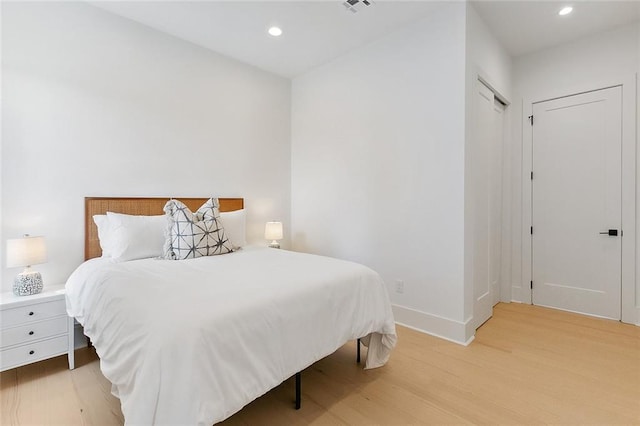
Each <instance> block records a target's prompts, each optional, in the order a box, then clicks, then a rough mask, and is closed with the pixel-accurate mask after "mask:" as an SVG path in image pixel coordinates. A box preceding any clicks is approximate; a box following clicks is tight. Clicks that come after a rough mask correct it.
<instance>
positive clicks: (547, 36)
mask: <svg viewBox="0 0 640 426" xmlns="http://www.w3.org/2000/svg"><path fill="white" fill-rule="evenodd" d="M472 3H473V5H474V6H475V8H476V10H477V11H478V14H479V15H480V16H481V17H482V19H483V20H484V21H485V22H486V23H487V25H488V26H489V28H491V31H492V32H493V34H494V35H495V36H496V38H497V39H498V40H500V42H501V43H502V45H503V46H504V48H505V49H507V51H508V52H509V53H510V54H511V55H512V56H513V57H517V56H520V55H524V54H527V53H531V52H535V51H536V50H541V49H544V48H547V47H551V46H554V45H558V44H561V43H566V42H568V41H571V40H575V39H578V38H581V37H585V36H587V35H589V34H595V33H598V32H601V31H605V30H608V29H612V28H615V27H618V26H622V25H625V24H630V23H632V22H635V21H638V20H640V1H638V0H636V1H614V0H601V1H593V0H545V1H540V0H539V1H522V0H520V1H518V0H511V1H485V0H473V1H472ZM564 6H573V12H572V13H570V14H569V15H566V16H559V15H558V11H559V10H560V9H562V8H563V7H564Z"/></svg>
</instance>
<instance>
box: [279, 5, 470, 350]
mask: <svg viewBox="0 0 640 426" xmlns="http://www.w3.org/2000/svg"><path fill="white" fill-rule="evenodd" d="M434 9H435V11H434V14H433V15H432V16H430V17H429V18H427V19H423V20H421V21H419V22H417V23H415V24H412V25H409V26H406V27H403V28H402V29H400V30H398V31H396V32H394V33H392V34H390V35H387V36H385V37H383V38H381V39H379V40H377V41H375V42H373V43H371V44H369V45H367V46H365V47H363V48H360V49H357V50H355V51H352V52H350V53H348V54H346V55H344V56H342V57H340V58H338V59H336V60H334V61H333V62H331V63H329V64H326V65H324V66H321V67H319V68H317V69H315V70H313V71H311V72H309V73H307V74H305V75H303V76H301V77H298V78H296V79H294V81H293V89H292V91H293V92H292V157H291V160H292V233H293V246H294V248H295V249H296V250H302V251H307V252H313V253H319V254H324V255H330V256H336V257H340V258H345V259H351V260H354V261H358V262H361V263H364V264H365V265H368V266H370V267H371V268H373V269H374V270H376V271H377V272H379V273H380V274H381V275H382V277H383V278H384V280H385V281H386V283H387V284H388V286H389V290H390V294H391V299H392V303H393V304H394V305H395V306H394V308H395V309H394V312H395V314H396V319H397V320H399V321H400V322H403V323H407V324H409V325H412V326H414V327H417V328H421V329H423V330H426V331H428V332H431V333H433V334H439V335H442V336H443V337H447V338H450V339H453V340H457V341H462V340H463V339H464V324H463V321H464V319H465V318H464V312H463V298H464V295H463V279H464V276H463V253H464V238H463V237H464V236H463V233H464V214H463V212H464V119H465V118H464V117H465V104H464V102H465V5H464V3H457V2H455V3H443V4H441V5H439V6H438V7H436V8H434ZM396 279H400V280H403V281H404V293H403V294H399V293H396V292H395V280H396Z"/></svg>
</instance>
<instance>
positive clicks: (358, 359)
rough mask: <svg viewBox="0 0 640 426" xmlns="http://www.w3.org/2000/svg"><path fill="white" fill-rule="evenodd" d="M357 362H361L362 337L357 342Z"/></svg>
mask: <svg viewBox="0 0 640 426" xmlns="http://www.w3.org/2000/svg"><path fill="white" fill-rule="evenodd" d="M356 362H357V363H358V364H360V339H358V342H357V343H356Z"/></svg>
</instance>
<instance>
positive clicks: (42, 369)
mask: <svg viewBox="0 0 640 426" xmlns="http://www.w3.org/2000/svg"><path fill="white" fill-rule="evenodd" d="M398 334H399V343H398V347H397V348H396V350H395V351H394V352H393V354H392V356H391V360H390V361H389V363H388V364H387V365H386V366H385V367H383V368H380V369H376V370H371V371H364V370H362V369H361V367H358V366H357V365H356V364H355V362H354V355H355V345H354V344H353V343H349V344H347V345H345V346H344V347H342V348H341V349H339V350H338V351H337V352H336V353H334V354H333V355H331V356H329V357H327V358H325V359H324V360H322V361H320V362H318V363H316V364H314V365H313V366H311V367H310V368H308V369H307V370H305V371H304V372H303V382H302V384H303V386H302V391H303V401H302V409H301V410H299V411H296V410H294V409H293V408H292V399H293V385H294V384H293V380H288V381H286V382H285V383H283V384H282V385H281V386H279V387H278V388H276V389H274V390H272V391H271V392H269V393H268V394H267V395H265V396H263V397H261V398H259V399H257V400H256V401H254V402H253V403H251V404H249V405H248V406H246V407H245V408H244V409H243V410H242V411H240V412H239V413H237V414H236V415H234V416H233V417H231V418H229V419H228V420H227V421H226V422H224V424H227V425H256V424H260V425H265V424H272V425H285V424H287V425H288V424H292V425H303V424H316V425H325V424H327V425H328V424H330V425H334V424H352V425H368V424H383V425H391V424H393V425H400V424H463V423H475V424H627V425H628V424H640V327H636V326H631V325H625V324H621V323H619V322H615V321H608V320H601V319H595V318H589V317H585V316H581V315H575V314H570V313H566V312H560V311H554V310H550V309H544V308H540V307H534V306H530V305H521V304H515V303H512V304H499V305H498V306H496V308H495V312H494V317H493V318H492V319H490V320H489V321H488V322H487V323H486V324H485V325H483V326H482V327H481V328H480V329H479V330H478V332H477V335H476V339H475V341H474V342H473V343H472V344H471V345H469V346H468V347H463V346H459V345H456V344H453V343H449V342H446V341H444V340H441V339H438V338H435V337H431V336H427V335H424V334H421V333H417V332H415V331H413V330H410V329H407V328H403V327H398ZM76 365H77V368H76V369H75V370H74V371H69V370H67V369H66V357H58V358H54V359H51V360H48V361H43V362H40V363H36V364H33V365H30V366H26V367H21V368H18V369H14V370H9V371H6V372H4V373H2V374H1V375H0V381H1V383H0V388H1V399H2V405H1V408H2V416H1V418H0V420H1V423H2V424H3V425H9V424H20V425H27V424H29V425H31V424H38V425H53V424H59V425H74V424H86V425H112V424H122V423H123V417H122V414H121V412H120V404H119V401H118V400H117V399H116V398H114V397H113V396H111V394H110V384H109V382H108V381H107V380H106V379H105V378H104V377H103V376H102V374H101V373H100V370H99V365H98V360H97V357H96V355H95V353H93V351H92V350H91V349H82V350H78V351H76Z"/></svg>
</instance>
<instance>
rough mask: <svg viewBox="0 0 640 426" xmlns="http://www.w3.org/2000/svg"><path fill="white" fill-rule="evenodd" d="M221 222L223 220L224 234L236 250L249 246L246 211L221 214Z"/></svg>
mask: <svg viewBox="0 0 640 426" xmlns="http://www.w3.org/2000/svg"><path fill="white" fill-rule="evenodd" d="M220 220H222V225H223V226H224V232H225V234H226V235H227V237H228V238H229V241H231V245H232V246H233V249H234V250H236V249H239V248H240V247H244V246H246V245H247V237H246V230H245V228H246V214H245V210H244V209H241V210H234V211H232V212H220Z"/></svg>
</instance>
